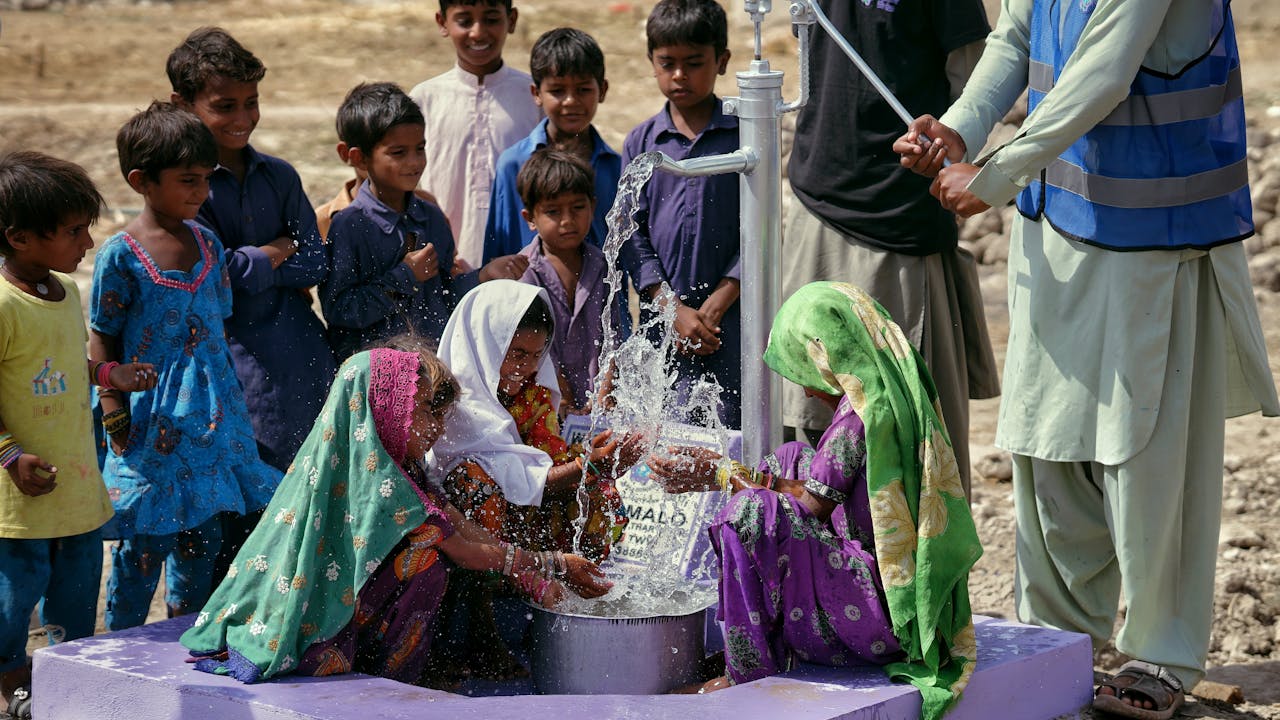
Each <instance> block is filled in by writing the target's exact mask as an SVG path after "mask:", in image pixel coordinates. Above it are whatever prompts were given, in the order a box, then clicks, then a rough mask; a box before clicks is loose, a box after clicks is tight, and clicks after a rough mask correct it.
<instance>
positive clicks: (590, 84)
mask: <svg viewBox="0 0 1280 720" xmlns="http://www.w3.org/2000/svg"><path fill="white" fill-rule="evenodd" d="M529 70H530V72H531V73H532V74H533V86H532V91H533V99H534V101H535V102H536V103H537V104H538V107H540V108H542V111H543V112H545V113H546V114H547V117H546V119H545V120H543V121H542V122H541V123H539V124H538V126H537V127H536V128H534V129H533V132H531V133H529V137H527V138H525V139H523V140H521V141H520V142H518V143H516V144H515V145H512V146H511V147H509V148H507V149H506V151H505V152H503V153H502V157H500V158H498V170H497V178H496V179H495V180H494V182H493V197H492V198H491V204H490V205H489V224H488V226H487V227H486V228H485V235H484V256H485V259H489V258H494V257H498V256H500V255H506V254H508V253H513V252H519V250H520V248H522V247H524V246H526V245H528V244H529V243H530V242H531V241H532V240H533V237H534V234H533V229H532V228H531V227H528V226H527V225H526V223H525V222H524V221H523V220H522V216H523V213H522V208H521V200H522V197H523V196H522V195H521V194H520V193H519V192H518V191H517V189H516V174H517V173H519V172H520V168H521V166H523V165H524V163H525V161H526V160H528V159H529V156H530V155H531V154H532V153H533V151H534V150H537V149H538V148H541V147H554V148H555V149H557V150H562V151H564V152H567V153H570V154H572V155H575V156H577V157H578V158H581V159H582V160H583V161H585V162H586V163H588V164H589V165H590V166H591V168H592V169H593V170H594V171H595V178H596V179H595V193H594V194H595V198H596V209H595V215H594V217H593V218H592V221H591V226H590V227H589V228H586V229H587V230H589V231H590V232H588V233H587V236H586V240H587V242H589V243H591V244H592V245H594V246H595V247H600V246H601V245H603V244H604V240H605V237H606V236H607V235H608V232H609V228H608V226H607V225H606V224H605V216H606V215H607V214H608V213H609V208H611V207H613V197H614V195H616V194H617V192H618V177H619V176H620V175H621V174H622V158H620V157H619V156H618V154H617V153H616V152H614V151H613V148H611V147H609V146H608V145H607V144H606V143H605V141H604V140H603V139H602V138H601V137H600V133H598V132H596V129H595V127H594V126H592V124H591V121H592V119H593V118H595V115H596V107H597V106H598V105H599V103H602V102H604V96H605V93H606V92H607V91H608V90H609V81H608V80H606V79H605V77H604V53H602V52H600V46H599V45H597V44H596V41H595V40H594V39H592V37H591V36H590V35H588V34H586V33H584V32H582V31H581V30H574V29H572V28H558V29H556V30H552V31H550V32H548V33H545V34H543V36H542V37H540V38H538V41H537V42H535V43H534V44H533V52H532V53H531V54H530V57H529ZM523 209H524V210H529V211H532V209H533V208H531V207H529V205H528V203H525V204H524V206H523Z"/></svg>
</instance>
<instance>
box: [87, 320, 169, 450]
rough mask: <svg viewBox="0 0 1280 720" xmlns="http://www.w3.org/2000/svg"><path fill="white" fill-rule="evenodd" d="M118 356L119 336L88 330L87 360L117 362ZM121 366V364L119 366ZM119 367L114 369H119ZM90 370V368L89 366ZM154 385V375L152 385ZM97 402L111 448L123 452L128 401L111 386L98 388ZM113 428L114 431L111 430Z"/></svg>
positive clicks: (126, 432) (127, 435)
mask: <svg viewBox="0 0 1280 720" xmlns="http://www.w3.org/2000/svg"><path fill="white" fill-rule="evenodd" d="M119 357H120V338H118V337H116V336H114V335H105V334H103V333H101V332H98V331H97V330H91V331H90V332H89V362H90V364H91V365H96V364H98V363H99V362H118V359H117V358H119ZM119 367H122V366H119ZM119 367H117V368H116V369H117V370H119ZM90 370H92V368H90ZM154 385H155V382H154V377H153V379H152V386H154ZM98 404H99V405H101V406H102V421H103V425H104V427H106V428H110V429H108V431H107V432H108V435H109V436H110V437H111V448H112V449H113V450H115V451H116V454H120V453H123V452H124V446H125V441H126V440H128V438H129V430H130V428H131V427H132V422H130V420H129V419H128V417H127V414H128V412H129V406H128V403H127V402H126V401H125V397H124V392H123V391H122V390H116V389H112V388H101V389H99V390H98ZM122 414H123V415H124V416H125V419H124V420H116V419H114V418H119V417H121V415H122ZM112 429H114V430H115V432H111V430H112Z"/></svg>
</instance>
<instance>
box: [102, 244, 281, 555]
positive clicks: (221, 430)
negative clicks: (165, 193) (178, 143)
mask: <svg viewBox="0 0 1280 720" xmlns="http://www.w3.org/2000/svg"><path fill="white" fill-rule="evenodd" d="M188 226H189V227H190V228H191V230H192V232H193V233H194V234H195V238H196V244H197V245H199V247H200V259H199V260H198V261H197V262H196V264H195V265H194V266H192V268H191V271H190V272H186V271H182V270H160V269H159V268H157V266H156V264H155V262H154V261H153V260H152V258H151V256H150V255H149V254H148V253H147V251H146V250H145V249H143V247H142V246H141V245H140V244H139V243H138V242H137V241H136V240H134V239H133V238H132V237H130V236H129V235H128V234H127V233H124V232H120V233H116V234H115V235H113V236H112V237H111V239H109V240H107V242H106V244H104V245H103V246H102V249H101V250H99V251H98V254H97V257H96V258H95V260H94V268H93V302H92V305H91V309H90V313H89V323H90V326H91V327H92V328H93V329H94V330H96V331H98V332H100V333H103V334H105V335H112V336H116V337H118V338H120V343H121V361H123V362H149V363H153V364H154V365H155V367H156V371H157V373H158V375H159V378H158V382H157V384H156V387H155V388H154V389H152V390H148V391H146V392H135V393H131V394H130V395H129V409H130V413H131V414H132V427H131V428H130V431H129V437H128V442H127V444H126V446H125V449H124V454H123V455H117V454H115V453H114V452H112V451H110V450H108V452H107V460H106V465H105V467H104V468H103V473H102V474H103V479H104V480H105V481H106V484H107V489H108V492H109V493H110V495H111V501H112V503H113V504H114V505H115V510H116V522H115V533H116V535H115V536H116V537H120V538H129V537H132V536H134V535H135V534H142V535H170V534H173V533H177V532H179V531H182V530H187V529H190V528H194V527H196V526H198V525H200V524H201V523H203V522H205V521H206V520H208V519H210V518H211V517H213V516H214V515H215V514H217V513H220V512H224V511H232V512H237V513H245V512H252V511H255V510H260V509H262V508H263V507H265V506H266V504H267V503H268V502H269V501H270V500H271V496H272V494H273V493H274V492H275V489H276V486H277V485H279V484H280V477H281V474H280V471H278V470H276V469H274V468H272V467H271V466H270V465H267V464H266V463H265V462H263V461H262V460H261V459H259V457H258V448H257V444H256V443H255V442H254V437H253V428H252V426H251V425H250V423H249V415H248V411H247V410H246V409H245V402H244V394H243V392H242V391H241V388H240V382H239V381H238V380H237V379H236V373H235V368H234V367H233V366H232V364H231V353H230V350H229V349H228V348H227V341H226V336H225V335H224V332H223V327H222V320H223V318H225V317H226V316H228V315H230V314H231V287H230V284H229V283H228V280H227V273H226V268H225V266H224V265H223V253H222V244H221V243H220V242H219V241H218V239H217V238H216V237H215V236H214V235H213V233H212V232H210V231H209V230H207V229H205V228H202V227H200V226H198V225H196V224H194V223H188Z"/></svg>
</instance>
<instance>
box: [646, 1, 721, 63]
mask: <svg viewBox="0 0 1280 720" xmlns="http://www.w3.org/2000/svg"><path fill="white" fill-rule="evenodd" d="M644 33H645V35H646V36H647V37H648V38H649V55H651V56H652V55H653V51H654V50H656V49H657V48H660V47H669V46H672V45H710V46H711V47H712V48H714V49H715V53H716V57H720V55H722V54H723V53H724V51H725V50H726V49H727V48H728V47H729V21H728V20H727V19H726V18H725V16H724V8H722V7H720V3H717V2H716V1H715V0H661V2H659V3H658V4H657V5H655V6H654V8H653V12H651V13H649V21H648V22H646V23H645V25H644Z"/></svg>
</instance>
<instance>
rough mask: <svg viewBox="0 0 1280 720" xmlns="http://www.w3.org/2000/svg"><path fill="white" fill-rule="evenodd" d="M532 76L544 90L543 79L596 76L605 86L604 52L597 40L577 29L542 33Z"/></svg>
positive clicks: (532, 61)
mask: <svg viewBox="0 0 1280 720" xmlns="http://www.w3.org/2000/svg"><path fill="white" fill-rule="evenodd" d="M529 74H530V75H531V76H533V84H534V85H535V86H537V87H542V80H543V78H547V77H560V76H564V75H578V76H582V77H594V78H595V79H596V82H597V83H599V84H600V85H601V86H603V85H604V53H603V52H602V51H601V50H600V46H599V45H597V44H596V41H595V38H593V37H591V36H590V35H588V34H586V33H584V32H582V31H581V30H578V29H576V28H567V27H562V28H556V29H555V30H548V31H547V32H544V33H542V36H541V37H539V38H538V39H537V41H536V42H534V43H533V50H532V51H531V52H530V53H529Z"/></svg>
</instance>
